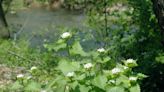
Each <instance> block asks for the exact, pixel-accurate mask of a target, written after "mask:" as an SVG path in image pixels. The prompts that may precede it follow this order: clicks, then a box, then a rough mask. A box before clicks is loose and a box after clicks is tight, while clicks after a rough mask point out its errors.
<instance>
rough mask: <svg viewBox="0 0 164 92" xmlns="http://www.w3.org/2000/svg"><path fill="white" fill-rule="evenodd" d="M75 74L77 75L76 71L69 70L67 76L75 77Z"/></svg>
mask: <svg viewBox="0 0 164 92" xmlns="http://www.w3.org/2000/svg"><path fill="white" fill-rule="evenodd" d="M74 75H75V73H74V72H68V73H67V75H66V76H67V77H73V76H74Z"/></svg>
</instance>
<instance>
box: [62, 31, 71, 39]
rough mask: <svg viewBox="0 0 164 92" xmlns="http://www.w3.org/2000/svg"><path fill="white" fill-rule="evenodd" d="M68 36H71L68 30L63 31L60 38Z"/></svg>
mask: <svg viewBox="0 0 164 92" xmlns="http://www.w3.org/2000/svg"><path fill="white" fill-rule="evenodd" d="M69 37H71V33H70V32H65V33H63V34H62V35H61V38H63V39H66V38H69Z"/></svg>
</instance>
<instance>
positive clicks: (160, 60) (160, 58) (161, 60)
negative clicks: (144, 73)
mask: <svg viewBox="0 0 164 92" xmlns="http://www.w3.org/2000/svg"><path fill="white" fill-rule="evenodd" d="M155 59H156V61H157V62H160V63H162V64H164V56H159V57H156V58H155Z"/></svg>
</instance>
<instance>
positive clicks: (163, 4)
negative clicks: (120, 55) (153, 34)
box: [152, 0, 164, 46]
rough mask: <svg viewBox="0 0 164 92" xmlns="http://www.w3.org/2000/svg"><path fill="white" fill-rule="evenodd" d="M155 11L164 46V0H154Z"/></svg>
mask: <svg viewBox="0 0 164 92" xmlns="http://www.w3.org/2000/svg"><path fill="white" fill-rule="evenodd" d="M152 2H153V9H154V13H155V15H156V17H157V19H158V24H159V26H160V30H161V35H162V44H163V46H164V0H152Z"/></svg>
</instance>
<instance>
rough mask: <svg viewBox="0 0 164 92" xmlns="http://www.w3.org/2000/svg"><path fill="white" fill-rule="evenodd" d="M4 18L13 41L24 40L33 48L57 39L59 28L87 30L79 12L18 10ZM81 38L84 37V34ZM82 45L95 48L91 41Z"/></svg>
mask: <svg viewBox="0 0 164 92" xmlns="http://www.w3.org/2000/svg"><path fill="white" fill-rule="evenodd" d="M6 17H7V21H8V23H9V25H10V28H11V29H12V30H13V32H12V37H13V39H14V40H17V39H25V40H27V41H29V42H30V44H31V46H33V47H36V46H38V45H41V44H43V40H44V39H48V40H55V39H57V38H58V37H59V34H61V30H60V31H59V29H58V28H59V27H68V28H79V29H82V30H86V29H87V27H86V26H85V23H84V22H85V19H86V17H85V15H84V13H82V12H79V11H68V10H64V9H60V10H57V11H49V10H45V9H26V10H19V11H17V13H16V14H10V13H9V14H8V15H7V16H6ZM87 30H88V29H87ZM81 36H85V33H84V34H81ZM84 43H86V44H87V45H88V47H90V46H95V45H93V44H94V42H93V41H89V42H84ZM88 43H89V44H90V45H89V44H88Z"/></svg>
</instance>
